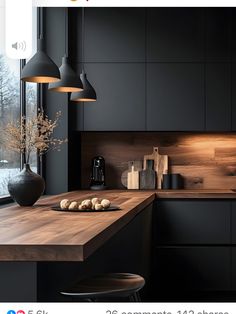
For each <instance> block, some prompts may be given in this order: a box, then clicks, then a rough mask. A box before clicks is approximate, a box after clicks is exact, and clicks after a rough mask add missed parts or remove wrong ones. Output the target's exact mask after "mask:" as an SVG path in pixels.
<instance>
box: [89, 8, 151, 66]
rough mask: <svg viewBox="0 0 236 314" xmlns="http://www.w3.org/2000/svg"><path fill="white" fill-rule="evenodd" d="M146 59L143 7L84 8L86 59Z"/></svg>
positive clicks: (133, 60)
mask: <svg viewBox="0 0 236 314" xmlns="http://www.w3.org/2000/svg"><path fill="white" fill-rule="evenodd" d="M143 61H145V10H144V9H142V8H88V9H85V62H143Z"/></svg>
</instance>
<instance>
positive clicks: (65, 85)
mask: <svg viewBox="0 0 236 314" xmlns="http://www.w3.org/2000/svg"><path fill="white" fill-rule="evenodd" d="M67 25H68V9H65V56H64V57H63V58H62V65H61V67H60V69H59V71H60V75H61V80H60V81H59V82H54V83H50V84H49V86H48V89H49V90H50V91H54V92H61V93H71V92H78V91H82V90H83V85H82V82H81V80H80V78H79V77H78V75H77V74H76V73H75V72H74V70H73V69H72V68H71V66H70V64H69V62H68V57H67V56H68V28H67Z"/></svg>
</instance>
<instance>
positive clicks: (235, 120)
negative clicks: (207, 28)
mask: <svg viewBox="0 0 236 314" xmlns="http://www.w3.org/2000/svg"><path fill="white" fill-rule="evenodd" d="M235 60H236V58H235ZM232 131H236V63H232Z"/></svg>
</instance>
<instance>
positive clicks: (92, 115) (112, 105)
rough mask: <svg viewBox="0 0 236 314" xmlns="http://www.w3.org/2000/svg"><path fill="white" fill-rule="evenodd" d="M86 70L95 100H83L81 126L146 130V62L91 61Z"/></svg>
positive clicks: (86, 127)
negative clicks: (82, 123) (92, 101)
mask: <svg viewBox="0 0 236 314" xmlns="http://www.w3.org/2000/svg"><path fill="white" fill-rule="evenodd" d="M85 70H86V71H87V73H88V78H89V80H90V81H91V84H92V85H93V86H94V88H95V90H96V92H97V101H96V102H94V103H84V130H85V131H143V130H145V105H144V104H145V83H144V77H145V65H144V64H142V63H90V64H86V68H85Z"/></svg>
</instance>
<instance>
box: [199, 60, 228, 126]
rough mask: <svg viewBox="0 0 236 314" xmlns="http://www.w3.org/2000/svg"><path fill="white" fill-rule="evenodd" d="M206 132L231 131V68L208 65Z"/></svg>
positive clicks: (226, 65) (220, 65)
mask: <svg viewBox="0 0 236 314" xmlns="http://www.w3.org/2000/svg"><path fill="white" fill-rule="evenodd" d="M205 78H206V130H207V131H230V130H231V67H230V64H229V63H207V64H206V75H205Z"/></svg>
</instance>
